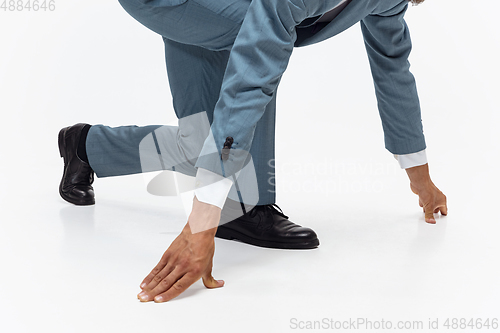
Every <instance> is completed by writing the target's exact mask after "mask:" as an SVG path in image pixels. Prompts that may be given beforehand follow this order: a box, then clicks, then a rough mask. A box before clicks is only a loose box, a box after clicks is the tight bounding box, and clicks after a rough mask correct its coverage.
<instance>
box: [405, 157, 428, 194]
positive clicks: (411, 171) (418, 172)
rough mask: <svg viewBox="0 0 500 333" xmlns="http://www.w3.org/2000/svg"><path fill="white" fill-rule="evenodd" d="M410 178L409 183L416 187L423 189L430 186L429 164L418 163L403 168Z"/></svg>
mask: <svg viewBox="0 0 500 333" xmlns="http://www.w3.org/2000/svg"><path fill="white" fill-rule="evenodd" d="M405 170H406V173H407V174H408V178H409V179H410V184H411V185H412V186H413V187H415V188H416V189H423V188H426V187H429V186H432V180H431V176H430V174H429V165H428V164H427V163H426V164H424V165H419V166H416V167H412V168H408V169H405Z"/></svg>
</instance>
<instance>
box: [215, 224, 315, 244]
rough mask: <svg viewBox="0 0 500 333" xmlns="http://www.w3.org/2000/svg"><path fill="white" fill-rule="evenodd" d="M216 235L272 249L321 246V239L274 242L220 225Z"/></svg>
mask: <svg viewBox="0 0 500 333" xmlns="http://www.w3.org/2000/svg"><path fill="white" fill-rule="evenodd" d="M215 237H217V238H221V239H226V240H237V241H240V242H243V243H245V244H250V245H254V246H259V247H266V248H271V249H286V250H311V249H315V248H317V247H318V246H319V239H317V238H316V239H314V240H312V241H308V242H289V243H283V242H272V241H266V240H261V239H256V238H253V237H250V236H247V235H245V234H242V233H241V232H238V231H235V230H228V229H227V228H224V227H219V228H218V229H217V233H216V234H215Z"/></svg>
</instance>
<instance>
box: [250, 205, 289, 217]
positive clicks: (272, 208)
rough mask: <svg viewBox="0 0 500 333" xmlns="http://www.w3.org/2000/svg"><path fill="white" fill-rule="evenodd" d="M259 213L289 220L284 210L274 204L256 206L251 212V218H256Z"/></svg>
mask: <svg viewBox="0 0 500 333" xmlns="http://www.w3.org/2000/svg"><path fill="white" fill-rule="evenodd" d="M258 212H264V213H265V214H269V215H271V214H278V215H279V216H281V217H284V218H285V219H288V216H286V215H285V214H284V213H283V210H282V209H281V208H280V207H279V206H278V205H277V204H275V203H273V204H268V205H259V206H255V207H254V208H253V209H252V210H251V211H250V213H249V214H250V216H251V217H255V215H256V214H257V213H258Z"/></svg>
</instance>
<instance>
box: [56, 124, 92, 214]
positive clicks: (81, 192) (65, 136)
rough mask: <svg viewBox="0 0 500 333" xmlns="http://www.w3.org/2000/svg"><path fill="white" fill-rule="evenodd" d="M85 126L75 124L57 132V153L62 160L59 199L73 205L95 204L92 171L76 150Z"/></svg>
mask: <svg viewBox="0 0 500 333" xmlns="http://www.w3.org/2000/svg"><path fill="white" fill-rule="evenodd" d="M85 125H86V124H76V125H74V126H70V127H66V128H63V129H62V130H61V131H60V132H59V152H60V153H61V157H62V158H63V159H64V173H63V176H62V179H61V183H60V184H59V194H60V195H61V197H62V198H63V199H64V200H66V201H68V202H71V203H72V204H75V205H80V206H83V205H93V204H95V199H94V189H93V188H92V183H93V182H94V171H93V170H92V168H91V167H90V165H89V164H88V163H87V162H84V161H82V160H81V159H80V157H78V154H77V149H78V143H79V142H80V135H81V133H82V129H83V128H84V127H85Z"/></svg>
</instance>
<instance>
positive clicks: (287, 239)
mask: <svg viewBox="0 0 500 333" xmlns="http://www.w3.org/2000/svg"><path fill="white" fill-rule="evenodd" d="M228 200H229V199H228ZM278 209H279V210H278ZM223 213H224V210H223ZM215 237H218V238H223V239H230V240H231V239H234V240H238V241H241V242H243V243H247V244H251V245H256V246H261V247H269V248H275V249H314V248H316V247H318V246H319V240H318V237H317V236H316V233H315V232H314V231H313V230H312V229H309V228H304V227H301V226H300V225H297V224H295V223H293V222H291V221H289V220H288V216H286V215H285V214H283V212H282V211H281V209H280V208H279V207H278V206H277V205H276V204H272V205H263V206H255V207H254V208H253V209H252V210H250V211H249V212H247V213H246V214H244V215H243V216H241V217H239V218H237V219H235V220H233V221H231V222H228V223H224V224H222V225H220V226H219V227H218V228H217V233H216V234H215Z"/></svg>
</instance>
